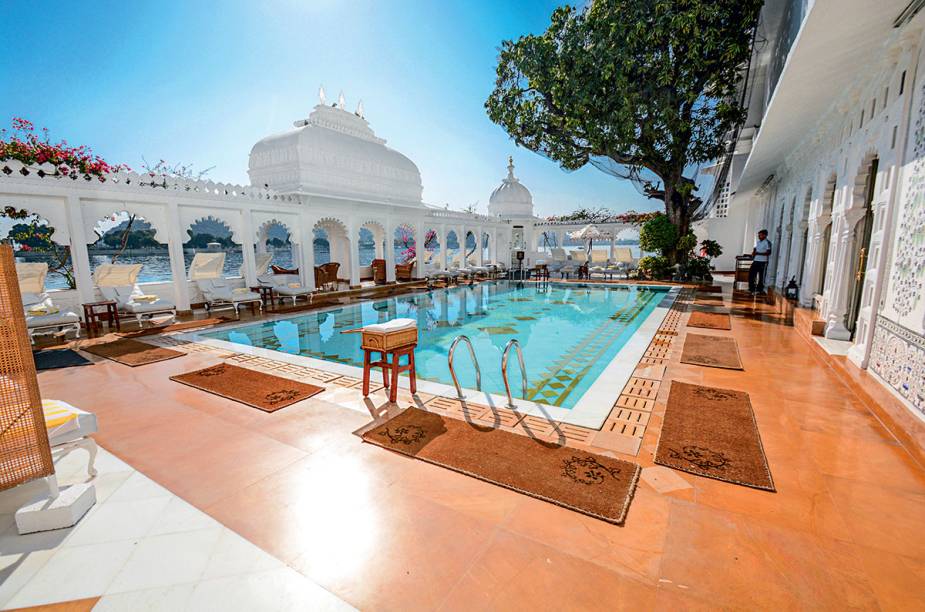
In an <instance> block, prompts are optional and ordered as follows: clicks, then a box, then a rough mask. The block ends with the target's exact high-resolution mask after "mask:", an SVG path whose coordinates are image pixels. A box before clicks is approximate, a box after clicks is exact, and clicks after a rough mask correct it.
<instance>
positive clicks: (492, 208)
mask: <svg viewBox="0 0 925 612" xmlns="http://www.w3.org/2000/svg"><path fill="white" fill-rule="evenodd" d="M488 212H490V213H491V214H493V215H498V216H499V217H505V218H507V217H532V216H533V195H532V194H531V193H530V190H529V189H527V188H526V187H524V186H523V184H521V182H520V181H519V180H518V179H517V177H516V176H514V158H513V157H509V158H508V166H507V178H505V179H504V180H503V181H502V182H501V185H499V186H498V188H497V189H495V190H494V191H493V192H491V197H490V198H489V199H488Z"/></svg>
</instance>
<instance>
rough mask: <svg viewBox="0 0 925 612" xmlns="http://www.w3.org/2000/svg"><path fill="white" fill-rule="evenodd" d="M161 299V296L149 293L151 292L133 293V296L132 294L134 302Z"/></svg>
mask: <svg viewBox="0 0 925 612" xmlns="http://www.w3.org/2000/svg"><path fill="white" fill-rule="evenodd" d="M159 299H160V298H159V297H157V296H156V295H149V294H148V295H133V296H132V301H133V302H156V301H158V300H159Z"/></svg>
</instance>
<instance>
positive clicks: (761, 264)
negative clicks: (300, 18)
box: [748, 229, 771, 293]
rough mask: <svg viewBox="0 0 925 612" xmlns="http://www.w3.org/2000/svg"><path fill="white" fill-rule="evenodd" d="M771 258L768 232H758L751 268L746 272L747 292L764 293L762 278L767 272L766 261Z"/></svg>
mask: <svg viewBox="0 0 925 612" xmlns="http://www.w3.org/2000/svg"><path fill="white" fill-rule="evenodd" d="M770 257H771V241H770V240H768V230H764V229H763V230H761V231H760V232H758V242H756V243H755V248H754V249H752V267H751V269H750V270H749V271H748V290H749V291H751V292H752V293H759V292H763V291H764V277H765V274H766V273H767V271H768V259H769V258H770Z"/></svg>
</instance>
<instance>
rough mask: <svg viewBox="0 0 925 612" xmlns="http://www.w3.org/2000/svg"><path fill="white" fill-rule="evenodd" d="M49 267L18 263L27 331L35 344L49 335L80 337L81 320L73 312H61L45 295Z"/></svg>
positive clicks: (41, 264) (17, 268)
mask: <svg viewBox="0 0 925 612" xmlns="http://www.w3.org/2000/svg"><path fill="white" fill-rule="evenodd" d="M47 274H48V264H46V263H41V262H35V263H17V264H16V276H17V277H18V279H19V292H20V293H21V294H22V304H23V309H24V310H25V311H26V327H27V328H28V330H29V339H30V340H32V341H33V342H35V337H36V336H41V335H48V334H61V335H65V336H66V335H67V334H68V333H71V332H73V333H74V337H75V338H79V337H80V317H79V316H77V313H74V312H71V311H70V310H61V309H60V308H58V307H57V306H55V303H54V302H53V301H52V299H51V297H49V295H48V294H47V293H45V276H46V275H47Z"/></svg>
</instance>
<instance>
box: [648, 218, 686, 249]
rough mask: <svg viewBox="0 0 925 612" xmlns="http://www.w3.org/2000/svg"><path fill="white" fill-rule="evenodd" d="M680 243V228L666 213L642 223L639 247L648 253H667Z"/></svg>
mask: <svg viewBox="0 0 925 612" xmlns="http://www.w3.org/2000/svg"><path fill="white" fill-rule="evenodd" d="M677 244H678V228H677V227H675V225H674V224H673V223H672V222H671V221H670V220H669V219H668V217H666V216H665V215H658V216H656V217H653V218H652V219H650V220H648V221H646V222H645V223H643V224H642V228H641V229H640V230H639V248H640V249H642V250H643V251H646V252H647V253H659V254H661V255H666V256H667V254H668V253H669V252H671V251H672V250H673V249H674V248H675V247H676V246H677Z"/></svg>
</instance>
